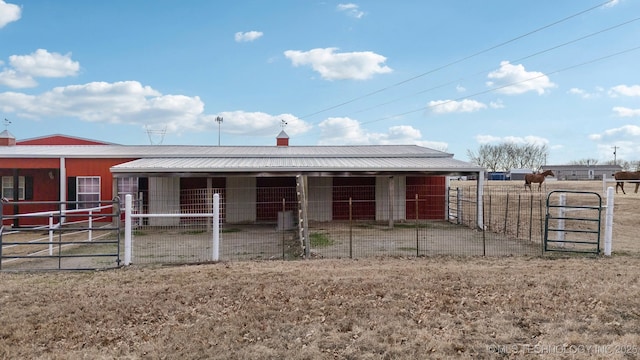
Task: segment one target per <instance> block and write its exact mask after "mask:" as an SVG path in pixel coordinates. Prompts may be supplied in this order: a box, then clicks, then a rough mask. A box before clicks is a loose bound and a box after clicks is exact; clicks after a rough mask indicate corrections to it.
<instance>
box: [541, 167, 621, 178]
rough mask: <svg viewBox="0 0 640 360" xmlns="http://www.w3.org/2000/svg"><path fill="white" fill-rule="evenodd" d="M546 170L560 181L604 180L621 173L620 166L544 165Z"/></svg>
mask: <svg viewBox="0 0 640 360" xmlns="http://www.w3.org/2000/svg"><path fill="white" fill-rule="evenodd" d="M542 169H543V171H544V170H551V171H553V173H554V174H555V177H556V179H558V180H602V175H606V176H607V177H612V176H613V174H614V173H615V172H616V171H621V170H622V166H620V165H544V166H543V167H542Z"/></svg>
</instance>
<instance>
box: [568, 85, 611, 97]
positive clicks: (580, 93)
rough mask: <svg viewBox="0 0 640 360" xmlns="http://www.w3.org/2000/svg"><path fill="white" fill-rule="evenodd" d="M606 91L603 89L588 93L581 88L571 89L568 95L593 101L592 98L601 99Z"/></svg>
mask: <svg viewBox="0 0 640 360" xmlns="http://www.w3.org/2000/svg"><path fill="white" fill-rule="evenodd" d="M603 91H604V90H603V89H602V88H599V87H598V88H596V91H595V92H588V91H586V90H584V89H580V88H571V89H569V91H568V93H569V94H571V95H577V96H580V97H581V98H583V99H592V98H598V97H600V95H601V94H602V92H603Z"/></svg>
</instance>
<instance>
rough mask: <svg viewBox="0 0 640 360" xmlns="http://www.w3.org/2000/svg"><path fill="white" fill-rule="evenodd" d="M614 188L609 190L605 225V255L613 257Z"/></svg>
mask: <svg viewBox="0 0 640 360" xmlns="http://www.w3.org/2000/svg"><path fill="white" fill-rule="evenodd" d="M613 196H614V195H613V187H611V186H609V187H608V188H607V210H606V213H605V214H606V215H605V223H604V254H605V256H611V242H612V237H613Z"/></svg>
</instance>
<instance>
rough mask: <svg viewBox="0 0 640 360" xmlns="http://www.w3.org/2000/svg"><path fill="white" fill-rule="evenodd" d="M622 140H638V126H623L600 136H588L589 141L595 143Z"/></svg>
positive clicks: (639, 131) (608, 130)
mask: <svg viewBox="0 0 640 360" xmlns="http://www.w3.org/2000/svg"><path fill="white" fill-rule="evenodd" d="M622 138H636V139H637V140H640V126H637V125H624V126H621V127H619V128H613V129H607V130H605V131H604V132H602V133H600V134H591V135H589V139H591V140H595V141H601V140H603V141H612V140H618V139H622Z"/></svg>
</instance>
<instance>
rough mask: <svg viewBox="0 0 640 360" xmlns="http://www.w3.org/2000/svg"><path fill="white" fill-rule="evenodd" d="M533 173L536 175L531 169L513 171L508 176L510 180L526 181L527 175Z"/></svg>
mask: <svg viewBox="0 0 640 360" xmlns="http://www.w3.org/2000/svg"><path fill="white" fill-rule="evenodd" d="M533 173H535V171H533V170H531V169H511V170H510V171H509V174H508V176H509V179H510V180H524V176H525V175H527V174H533Z"/></svg>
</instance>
